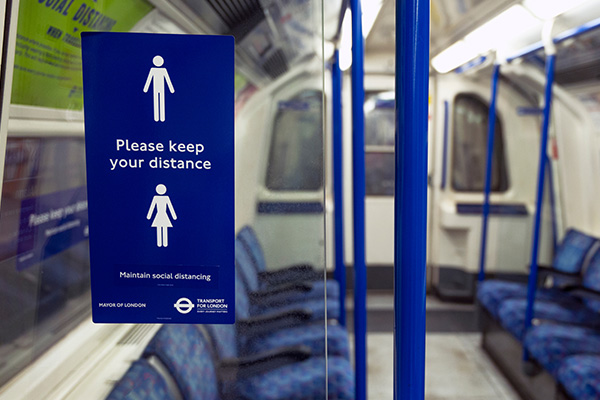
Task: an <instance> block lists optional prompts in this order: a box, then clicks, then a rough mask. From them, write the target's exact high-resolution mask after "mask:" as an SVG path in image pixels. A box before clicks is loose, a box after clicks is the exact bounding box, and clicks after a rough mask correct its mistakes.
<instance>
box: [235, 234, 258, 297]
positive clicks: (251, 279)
mask: <svg viewBox="0 0 600 400" xmlns="http://www.w3.org/2000/svg"><path fill="white" fill-rule="evenodd" d="M235 262H236V266H237V269H238V271H239V273H240V275H241V278H242V280H243V281H244V283H245V284H246V286H247V288H248V290H250V291H251V292H256V291H257V290H259V289H260V283H259V281H258V272H257V271H256V268H255V267H254V266H253V261H252V257H251V256H250V253H249V252H248V250H247V248H246V246H244V244H243V243H242V241H241V240H240V239H239V238H238V239H236V240H235Z"/></svg>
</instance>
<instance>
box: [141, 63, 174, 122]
mask: <svg viewBox="0 0 600 400" xmlns="http://www.w3.org/2000/svg"><path fill="white" fill-rule="evenodd" d="M164 62H165V60H163V58H162V57H161V56H155V57H154V58H153V59H152V63H153V64H154V66H155V68H150V72H149V73H148V78H147V79H146V84H145V85H144V93H146V92H148V89H149V88H150V83H151V82H152V91H153V93H154V120H155V121H156V122H158V121H159V120H160V121H161V122H165V82H167V86H168V87H169V91H170V92H171V93H175V88H174V87H173V84H172V83H171V79H170V78H169V73H168V72H167V69H166V68H161V67H162V65H163V63H164Z"/></svg>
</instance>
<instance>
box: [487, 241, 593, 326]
mask: <svg viewBox="0 0 600 400" xmlns="http://www.w3.org/2000/svg"><path fill="white" fill-rule="evenodd" d="M582 285H583V286H584V287H586V288H588V289H592V290H597V291H598V290H600V249H597V250H596V251H595V253H594V254H593V255H592V257H591V260H590V262H589V265H588V267H587V269H586V271H585V273H584V276H583V280H582ZM526 307H527V300H526V299H508V300H506V301H504V302H503V303H502V304H501V305H500V307H499V309H498V317H499V319H500V323H501V324H502V326H504V327H505V328H506V329H507V330H509V331H510V332H511V333H512V334H513V335H515V337H517V338H521V336H522V334H523V326H524V321H525V309H526ZM533 310H534V312H533V316H534V318H537V319H540V320H548V321H555V322H562V323H567V324H573V325H579V326H585V327H590V328H600V302H598V301H596V300H589V299H583V301H581V300H580V299H578V298H576V297H574V296H572V297H571V299H570V300H566V299H564V298H562V299H561V301H559V302H556V301H548V300H544V301H537V300H536V302H535V303H534V306H533Z"/></svg>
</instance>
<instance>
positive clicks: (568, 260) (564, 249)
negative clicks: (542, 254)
mask: <svg viewBox="0 0 600 400" xmlns="http://www.w3.org/2000/svg"><path fill="white" fill-rule="evenodd" d="M595 242H596V239H595V238H593V237H592V236H588V235H586V234H585V233H582V232H579V231H577V230H575V229H568V230H567V232H566V233H565V237H564V238H563V240H562V244H561V245H560V247H559V248H558V249H557V252H556V255H555V256H554V261H553V262H552V266H553V267H554V269H557V270H559V271H561V272H567V273H571V274H576V273H578V272H579V271H581V267H582V265H583V261H584V260H585V256H586V254H587V252H588V251H589V250H590V249H591V248H592V246H593V244H594V243H595Z"/></svg>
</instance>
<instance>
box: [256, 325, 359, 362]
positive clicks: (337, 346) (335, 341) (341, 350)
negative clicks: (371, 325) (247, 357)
mask: <svg viewBox="0 0 600 400" xmlns="http://www.w3.org/2000/svg"><path fill="white" fill-rule="evenodd" d="M300 344H303V345H306V346H309V347H310V348H311V350H312V353H313V354H314V355H315V356H321V357H324V356H325V325H324V324H322V323H315V324H310V325H304V326H298V327H293V328H288V329H282V330H279V331H276V332H273V333H271V334H268V335H261V336H256V337H253V338H250V339H249V340H248V341H247V342H246V351H247V352H248V353H261V352H264V351H268V350H272V349H276V348H281V347H287V346H296V345H300ZM327 354H328V355H329V356H339V357H343V358H345V359H349V357H350V356H349V354H350V351H349V343H348V333H347V332H346V330H345V329H344V328H343V327H341V326H339V325H331V324H329V325H328V326H327Z"/></svg>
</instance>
